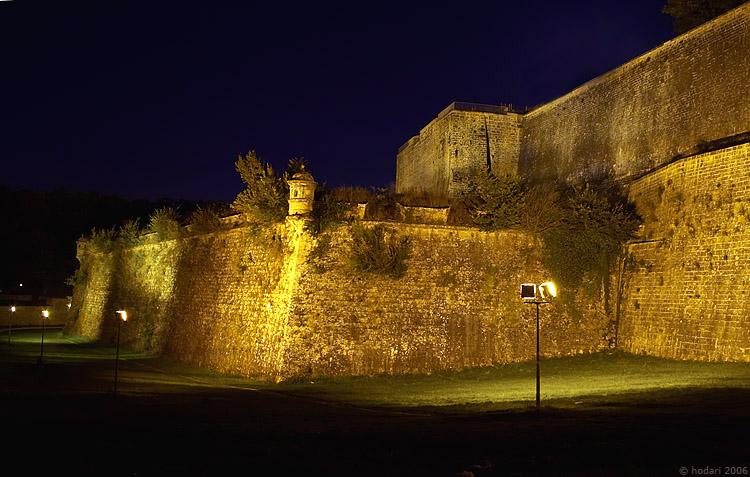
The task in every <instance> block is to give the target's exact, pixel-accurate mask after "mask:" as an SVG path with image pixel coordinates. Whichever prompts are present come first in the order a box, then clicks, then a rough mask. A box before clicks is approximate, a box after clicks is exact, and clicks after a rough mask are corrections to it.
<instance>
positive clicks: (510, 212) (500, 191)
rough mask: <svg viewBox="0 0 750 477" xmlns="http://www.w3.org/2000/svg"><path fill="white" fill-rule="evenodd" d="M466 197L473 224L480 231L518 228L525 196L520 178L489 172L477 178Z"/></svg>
mask: <svg viewBox="0 0 750 477" xmlns="http://www.w3.org/2000/svg"><path fill="white" fill-rule="evenodd" d="M469 187H470V191H471V192H470V193H469V195H468V196H467V197H466V201H467V202H469V204H470V206H469V208H470V211H471V215H472V219H473V221H474V224H475V225H477V226H479V228H481V229H482V230H500V229H509V228H514V227H518V226H519V225H521V214H522V213H523V210H524V205H525V195H524V191H523V183H522V181H521V179H520V178H518V177H516V176H514V175H511V174H507V175H503V176H496V175H494V174H492V173H491V172H487V173H481V174H478V175H477V176H476V177H475V179H474V180H473V181H472V182H471V184H470V186H469Z"/></svg>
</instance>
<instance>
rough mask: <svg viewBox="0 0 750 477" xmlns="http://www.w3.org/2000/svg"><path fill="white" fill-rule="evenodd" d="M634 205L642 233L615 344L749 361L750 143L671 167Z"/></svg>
mask: <svg viewBox="0 0 750 477" xmlns="http://www.w3.org/2000/svg"><path fill="white" fill-rule="evenodd" d="M630 199H631V200H633V201H634V202H635V203H636V205H637V207H638V210H639V211H640V213H641V214H642V215H643V216H644V219H645V229H644V233H643V235H644V237H643V239H642V240H639V241H636V242H635V243H632V244H631V245H630V246H629V250H628V255H627V258H626V264H625V272H626V276H627V280H626V281H625V288H624V291H623V299H622V303H621V317H620V327H619V335H620V338H619V341H618V345H619V346H620V347H621V348H622V349H624V350H627V351H631V352H634V353H647V354H650V355H655V356H662V357H666V358H678V359H696V360H714V361H750V142H746V143H744V144H741V145H737V146H733V147H729V148H725V149H721V150H718V151H713V152H708V153H703V154H696V155H694V156H691V157H687V158H684V159H681V160H680V161H677V162H673V163H672V164H670V165H668V166H666V167H664V168H661V169H659V170H658V171H656V172H653V173H651V174H649V175H647V176H644V177H642V178H640V179H638V180H636V181H634V182H633V183H632V184H631V185H630Z"/></svg>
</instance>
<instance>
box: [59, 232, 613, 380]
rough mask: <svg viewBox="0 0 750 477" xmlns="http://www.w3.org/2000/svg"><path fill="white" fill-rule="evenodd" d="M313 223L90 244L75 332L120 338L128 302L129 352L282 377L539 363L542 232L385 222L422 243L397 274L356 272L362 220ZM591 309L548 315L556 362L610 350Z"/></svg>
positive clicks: (602, 319)
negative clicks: (522, 290) (96, 247)
mask: <svg viewBox="0 0 750 477" xmlns="http://www.w3.org/2000/svg"><path fill="white" fill-rule="evenodd" d="M300 223H301V221H298V220H296V219H289V220H288V221H287V223H286V224H281V225H279V226H276V227H271V228H259V227H258V226H249V225H247V226H239V227H236V228H232V229H229V230H222V231H218V232H215V233H210V234H203V235H198V236H193V237H186V238H182V239H177V240H169V241H164V242H157V241H154V240H153V239H152V240H150V241H149V242H148V243H146V244H144V245H141V246H138V247H134V248H130V249H123V250H119V251H117V250H116V251H113V252H108V253H87V252H86V251H85V250H82V252H81V254H80V255H79V258H80V259H81V263H82V268H83V270H84V271H85V274H86V277H87V279H86V282H85V284H82V286H79V287H77V288H76V293H75V295H74V302H73V312H74V315H75V316H76V317H75V319H73V320H71V322H70V323H69V326H68V330H69V331H72V332H74V333H78V334H82V335H85V336H89V337H91V338H94V339H99V340H104V341H113V340H114V336H115V333H116V323H117V322H116V315H115V310H117V309H119V308H122V307H124V308H127V309H128V322H127V323H126V324H124V325H123V326H122V338H121V339H122V341H123V343H124V344H125V345H126V346H129V347H132V348H140V349H148V350H150V351H153V352H157V353H160V354H163V355H165V356H168V357H171V358H174V359H177V360H180V361H183V362H186V363H191V364H195V365H199V366H206V367H210V368H213V369H217V370H220V371H225V372H231V373H236V374H243V375H247V376H256V377H266V378H271V379H283V378H288V377H291V376H308V375H328V376H341V375H362V374H377V373H408V372H431V371H438V370H445V369H458V368H463V367H470V366H486V365H493V364H500V363H509V362H513V361H519V360H529V359H532V358H533V356H534V352H535V349H536V348H535V341H534V339H535V334H534V333H535V325H534V323H535V321H534V320H535V312H534V307H533V306H528V305H524V304H523V303H522V302H521V300H520V299H519V296H518V293H519V284H520V283H524V282H527V281H535V282H537V283H541V282H542V281H544V279H545V278H546V277H547V274H546V272H545V271H544V270H543V268H542V267H541V265H540V263H539V260H540V257H539V254H538V247H537V246H536V243H535V239H534V238H533V237H531V236H528V235H526V234H524V233H521V232H513V231H508V232H493V233H489V232H480V231H478V230H476V229H471V228H466V227H448V226H442V227H440V226H434V225H415V224H403V223H381V225H385V226H386V228H387V230H388V231H389V233H394V234H397V235H398V236H399V237H408V238H409V239H410V240H411V243H412V252H411V258H410V259H409V260H408V261H407V271H406V274H405V275H404V276H403V277H401V278H399V279H394V278H390V277H388V276H384V275H376V274H372V273H364V272H357V271H356V270H355V269H354V268H353V266H352V264H351V259H350V257H351V253H350V243H351V239H352V235H351V229H350V227H348V226H344V227H341V228H339V229H337V230H336V231H335V232H333V233H330V234H329V235H326V236H325V237H320V236H319V237H314V236H312V235H310V234H309V233H307V232H305V231H304V230H303V229H302V228H301V227H299V224H300ZM365 224H366V226H368V227H370V226H375V225H378V223H377V222H369V223H365ZM321 241H323V242H324V243H323V245H321ZM313 250H316V251H315V252H314V253H313ZM579 303H580V307H579V308H580V309H579V310H570V309H567V308H565V306H563V305H562V304H556V305H551V306H547V307H544V309H543V310H542V321H541V326H542V342H541V343H542V349H543V350H544V355H545V356H560V355H570V354H579V353H584V352H593V351H598V350H602V349H606V348H607V347H609V346H610V342H611V339H612V337H613V334H614V328H613V323H612V321H611V319H610V317H607V316H606V315H605V314H604V313H603V311H602V310H601V309H600V308H599V304H598V303H595V302H593V301H592V300H587V299H586V298H584V297H582V298H581V300H580V302H579ZM467 310H468V312H467Z"/></svg>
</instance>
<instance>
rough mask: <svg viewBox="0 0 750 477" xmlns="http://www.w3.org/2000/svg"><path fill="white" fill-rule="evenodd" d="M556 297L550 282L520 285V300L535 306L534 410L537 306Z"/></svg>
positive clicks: (538, 389) (538, 384) (538, 380)
mask: <svg viewBox="0 0 750 477" xmlns="http://www.w3.org/2000/svg"><path fill="white" fill-rule="evenodd" d="M556 296H557V288H555V284H554V283H552V282H544V283H542V284H541V285H539V286H537V285H536V284H534V283H524V284H522V285H521V299H523V301H524V302H525V303H528V304H534V305H536V408H537V409H539V407H540V404H541V378H540V376H541V375H540V372H539V305H541V304H544V303H551V300H552V299H553V298H555V297H556Z"/></svg>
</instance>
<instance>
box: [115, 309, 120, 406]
mask: <svg viewBox="0 0 750 477" xmlns="http://www.w3.org/2000/svg"><path fill="white" fill-rule="evenodd" d="M120 325H122V320H121V319H120V317H119V316H118V317H117V354H115V392H114V394H115V395H117V364H118V363H119V361H120Z"/></svg>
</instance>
